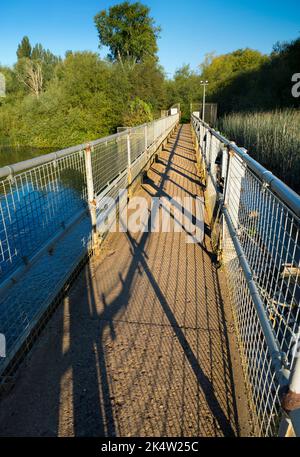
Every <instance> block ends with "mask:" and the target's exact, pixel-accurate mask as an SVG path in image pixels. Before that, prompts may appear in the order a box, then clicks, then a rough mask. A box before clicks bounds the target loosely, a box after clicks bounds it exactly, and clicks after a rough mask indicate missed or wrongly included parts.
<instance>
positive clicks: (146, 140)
mask: <svg viewBox="0 0 300 457" xmlns="http://www.w3.org/2000/svg"><path fill="white" fill-rule="evenodd" d="M144 136H145V152H146V153H147V158H148V159H149V157H148V152H147V151H148V125H147V124H146V125H145V133H144Z"/></svg>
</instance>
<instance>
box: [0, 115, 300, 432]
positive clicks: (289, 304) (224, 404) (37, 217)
mask: <svg viewBox="0 0 300 457" xmlns="http://www.w3.org/2000/svg"><path fill="white" fill-rule="evenodd" d="M250 152H251V151H250ZM0 179H1V181H0V269H1V282H0V379H1V391H0V394H1V397H0V435H1V436H253V435H256V436H257V435H259V436H276V435H280V436H292V435H300V362H299V351H300V349H299V324H300V315H299V313H300V305H299V297H300V289H299V271H300V268H299V261H300V244H299V217H300V197H299V196H298V195H297V194H296V193H294V192H293V191H292V190H291V189H289V188H288V187H287V186H286V185H285V184H284V183H282V182H281V181H280V180H279V179H277V178H276V177H275V176H274V175H273V174H272V173H270V172H269V171H268V170H266V169H265V168H264V167H262V166H261V165H260V164H259V163H257V162H256V161H255V160H254V159H253V158H252V157H251V154H248V152H247V151H246V150H245V149H243V148H240V147H238V146H237V145H236V144H235V143H234V142H232V141H229V140H227V139H226V138H225V137H223V136H222V135H221V134H220V133H219V132H216V131H215V130H214V129H212V128H211V127H210V126H209V125H207V124H206V123H204V122H203V121H202V120H201V119H200V117H199V113H197V112H195V113H193V115H192V117H191V123H190V124H186V125H181V124H180V113H179V112H177V111H176V110H174V109H173V111H172V112H171V113H170V115H168V116H166V117H164V118H161V119H158V120H156V121H153V122H151V123H148V124H145V125H142V126H138V127H134V128H126V129H123V130H122V131H121V132H119V133H118V134H116V135H112V136H109V137H106V138H102V139H99V140H96V141H93V142H91V143H89V144H83V145H78V146H75V147H72V148H69V149H66V150H62V151H58V152H55V153H51V154H48V155H44V156H41V157H38V158H34V159H30V160H28V161H25V162H21V163H17V164H13V165H9V166H6V167H4V168H2V169H0Z"/></svg>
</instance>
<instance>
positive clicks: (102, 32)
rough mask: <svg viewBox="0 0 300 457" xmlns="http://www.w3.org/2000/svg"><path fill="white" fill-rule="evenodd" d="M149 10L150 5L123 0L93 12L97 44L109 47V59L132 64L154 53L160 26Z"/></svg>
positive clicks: (151, 56) (130, 65)
mask: <svg viewBox="0 0 300 457" xmlns="http://www.w3.org/2000/svg"><path fill="white" fill-rule="evenodd" d="M149 14H150V9H149V8H148V7H147V6H145V5H143V4H141V3H140V2H136V3H129V2H127V1H126V2H123V3H121V4H119V5H115V6H112V7H110V8H109V10H108V12H107V11H106V10H103V11H101V12H100V13H99V14H97V15H96V16H95V24H96V28H97V30H98V34H99V41H100V47H101V46H108V47H109V49H110V54H109V58H110V59H111V60H114V61H116V60H117V61H119V62H120V63H121V65H122V66H124V65H125V64H126V63H127V64H128V65H129V67H130V68H133V67H134V66H135V64H136V63H139V62H142V61H145V60H146V59H148V58H155V57H156V53H157V49H158V48H157V38H158V36H159V32H160V28H159V27H157V26H156V25H155V22H154V20H153V18H152V17H150V15H149Z"/></svg>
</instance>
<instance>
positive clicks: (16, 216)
mask: <svg viewBox="0 0 300 457" xmlns="http://www.w3.org/2000/svg"><path fill="white" fill-rule="evenodd" d="M0 189H1V195H0V269H1V280H3V279H4V278H5V277H6V276H7V275H8V274H10V273H11V272H12V271H13V270H14V269H16V268H17V267H18V266H19V265H20V264H24V263H27V261H28V259H29V257H31V256H32V255H33V254H34V253H35V252H36V251H37V250H38V249H39V248H40V247H41V246H42V245H43V244H44V243H45V242H47V240H49V239H50V238H51V237H52V236H54V235H55V233H56V232H57V231H58V230H60V229H62V228H63V227H64V225H65V224H66V223H67V222H68V220H69V219H70V218H71V217H72V216H73V215H74V214H76V212H78V211H80V210H82V209H83V207H84V206H85V198H86V183H85V171H84V154H83V152H81V151H78V152H77V153H74V154H72V155H70V156H67V157H65V158H62V159H58V160H56V161H55V162H50V163H48V164H45V165H42V166H39V167H35V168H33V169H31V170H28V171H25V172H23V173H20V174H18V175H15V176H9V177H7V178H6V179H4V180H2V181H1V182H0Z"/></svg>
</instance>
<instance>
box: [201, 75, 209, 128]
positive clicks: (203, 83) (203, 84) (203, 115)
mask: <svg viewBox="0 0 300 457" xmlns="http://www.w3.org/2000/svg"><path fill="white" fill-rule="evenodd" d="M200 84H201V86H203V103H202V120H203V122H205V88H206V86H207V85H208V81H200Z"/></svg>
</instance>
